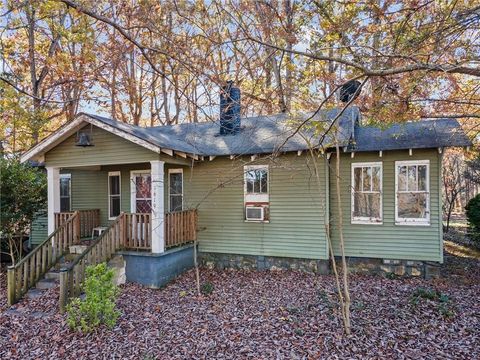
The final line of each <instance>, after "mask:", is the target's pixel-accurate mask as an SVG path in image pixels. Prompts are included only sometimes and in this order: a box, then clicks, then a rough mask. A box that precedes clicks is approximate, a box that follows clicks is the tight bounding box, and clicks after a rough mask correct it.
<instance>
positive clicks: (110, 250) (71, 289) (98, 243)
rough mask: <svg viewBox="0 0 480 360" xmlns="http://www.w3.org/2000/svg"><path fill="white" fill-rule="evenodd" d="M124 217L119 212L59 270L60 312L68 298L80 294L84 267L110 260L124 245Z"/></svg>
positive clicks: (63, 309) (83, 278)
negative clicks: (84, 248) (102, 230)
mask: <svg viewBox="0 0 480 360" xmlns="http://www.w3.org/2000/svg"><path fill="white" fill-rule="evenodd" d="M126 218H127V216H126V214H124V213H121V214H120V215H119V216H118V217H117V218H116V219H115V221H114V222H113V223H111V224H110V226H109V227H108V229H107V230H106V231H105V232H103V233H102V234H101V235H100V236H99V237H98V239H97V240H95V242H94V243H93V244H91V245H90V246H89V247H88V248H87V249H86V250H85V251H84V252H83V253H82V254H81V255H80V256H79V257H77V258H76V259H75V260H74V261H73V262H72V263H71V264H69V266H68V267H67V268H63V269H61V270H60V299H59V303H60V304H59V305H60V312H64V311H65V306H66V305H67V303H68V301H69V299H70V298H72V297H74V296H78V295H79V294H80V292H81V285H82V282H83V281H84V280H85V268H86V267H87V266H88V265H96V264H99V263H101V262H104V261H108V260H110V259H111V257H112V255H113V254H115V252H116V251H117V250H119V249H121V248H123V247H124V244H123V239H125V224H126V221H125V220H126Z"/></svg>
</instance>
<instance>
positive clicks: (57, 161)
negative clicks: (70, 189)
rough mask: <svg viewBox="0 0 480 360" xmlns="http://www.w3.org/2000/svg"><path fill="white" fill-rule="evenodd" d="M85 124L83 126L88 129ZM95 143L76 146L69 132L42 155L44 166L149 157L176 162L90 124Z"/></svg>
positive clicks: (146, 159)
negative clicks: (62, 139) (61, 140)
mask: <svg viewBox="0 0 480 360" xmlns="http://www.w3.org/2000/svg"><path fill="white" fill-rule="evenodd" d="M89 128H90V125H87V126H86V127H85V128H84V129H89ZM92 134H93V136H92V142H93V144H94V146H90V147H80V146H75V137H76V135H75V134H74V135H72V136H70V137H69V138H67V139H65V140H64V141H63V142H62V143H60V144H59V145H57V146H56V147H55V148H53V149H52V150H50V151H48V152H47V153H46V154H45V164H46V166H58V167H72V166H91V165H110V164H128V163H139V162H147V161H151V160H164V161H165V160H167V161H179V160H176V159H174V158H170V157H168V156H164V155H159V154H157V153H155V152H153V151H150V150H148V149H146V148H143V147H141V146H139V145H137V144H134V143H132V142H131V141H129V140H126V139H123V138H121V137H119V136H117V135H114V134H112V133H110V132H108V131H106V130H103V129H100V128H98V127H95V126H93V128H92Z"/></svg>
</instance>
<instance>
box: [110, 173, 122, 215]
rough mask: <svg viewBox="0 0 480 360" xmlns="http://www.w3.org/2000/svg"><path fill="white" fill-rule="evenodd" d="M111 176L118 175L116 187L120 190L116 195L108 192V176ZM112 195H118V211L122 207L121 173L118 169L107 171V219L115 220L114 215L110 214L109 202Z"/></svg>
mask: <svg viewBox="0 0 480 360" xmlns="http://www.w3.org/2000/svg"><path fill="white" fill-rule="evenodd" d="M111 176H112V177H113V176H118V189H119V190H120V193H119V194H118V195H112V194H110V177H111ZM112 196H118V197H119V198H120V212H121V208H122V173H121V172H120V171H109V172H108V220H115V219H116V218H117V217H116V216H110V214H111V212H110V210H111V208H110V207H111V205H110V204H111V202H110V198H111V197H112Z"/></svg>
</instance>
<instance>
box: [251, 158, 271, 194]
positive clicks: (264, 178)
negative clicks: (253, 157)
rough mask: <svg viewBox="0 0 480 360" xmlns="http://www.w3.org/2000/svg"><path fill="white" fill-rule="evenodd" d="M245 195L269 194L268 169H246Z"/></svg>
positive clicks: (253, 167) (259, 167) (257, 166)
mask: <svg viewBox="0 0 480 360" xmlns="http://www.w3.org/2000/svg"><path fill="white" fill-rule="evenodd" d="M245 193H246V194H257V195H261V194H268V167H267V166H263V165H252V166H246V167H245Z"/></svg>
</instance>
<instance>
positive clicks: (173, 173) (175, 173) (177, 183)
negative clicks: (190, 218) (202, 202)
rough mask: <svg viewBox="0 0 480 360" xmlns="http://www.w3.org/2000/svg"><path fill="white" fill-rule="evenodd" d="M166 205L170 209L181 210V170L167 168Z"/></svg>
mask: <svg viewBox="0 0 480 360" xmlns="http://www.w3.org/2000/svg"><path fill="white" fill-rule="evenodd" d="M168 204H169V205H168V207H169V209H170V211H182V210H183V170H182V169H170V170H168Z"/></svg>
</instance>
